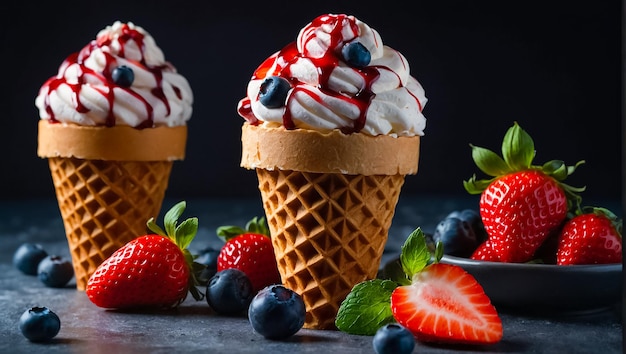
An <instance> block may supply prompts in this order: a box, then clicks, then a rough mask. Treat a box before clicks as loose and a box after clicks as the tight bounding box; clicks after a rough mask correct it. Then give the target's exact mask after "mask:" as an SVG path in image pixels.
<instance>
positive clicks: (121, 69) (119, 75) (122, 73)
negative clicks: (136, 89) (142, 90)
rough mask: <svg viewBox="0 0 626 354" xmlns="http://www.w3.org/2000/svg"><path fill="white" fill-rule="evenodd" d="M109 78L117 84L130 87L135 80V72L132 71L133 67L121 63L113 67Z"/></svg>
mask: <svg viewBox="0 0 626 354" xmlns="http://www.w3.org/2000/svg"><path fill="white" fill-rule="evenodd" d="M111 78H112V79H113V82H115V83H116V84H117V85H119V86H122V87H130V86H131V85H132V84H133V81H135V73H134V72H133V69H131V68H129V67H128V66H126V65H122V66H118V67H117V68H115V69H113V72H112V73H111Z"/></svg>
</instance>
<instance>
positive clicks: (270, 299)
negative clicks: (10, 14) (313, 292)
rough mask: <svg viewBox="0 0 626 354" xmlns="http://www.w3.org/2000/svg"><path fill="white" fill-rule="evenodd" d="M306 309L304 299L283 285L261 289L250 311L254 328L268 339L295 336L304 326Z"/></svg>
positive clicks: (249, 316) (249, 314) (251, 304)
mask: <svg viewBox="0 0 626 354" xmlns="http://www.w3.org/2000/svg"><path fill="white" fill-rule="evenodd" d="M305 315H306V309H305V306H304V302H303V301H302V297H300V295H299V294H298V293H296V292H294V291H293V290H291V289H288V288H286V287H284V286H283V285H281V284H274V285H269V286H267V287H265V288H263V289H261V290H260V291H259V292H258V293H257V294H256V296H255V297H254V299H252V302H251V303H250V307H249V309H248V320H249V321H250V324H251V325H252V328H253V329H254V330H255V331H256V332H257V333H259V334H261V335H262V336H263V337H265V338H267V339H274V340H279V339H285V338H288V337H291V336H293V335H294V334H295V333H296V332H298V331H299V330H300V329H301V328H302V326H303V325H304V320H305Z"/></svg>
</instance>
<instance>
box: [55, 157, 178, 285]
mask: <svg viewBox="0 0 626 354" xmlns="http://www.w3.org/2000/svg"><path fill="white" fill-rule="evenodd" d="M48 162H49V166H50V173H51V175H52V180H53V182H54V186H55V190H56V196H57V200H58V203H59V209H60V211H61V216H62V217H63V224H64V227H65V232H66V236H67V241H68V245H69V249H70V254H71V256H72V262H73V264H74V272H75V276H76V287H77V289H79V290H85V288H86V285H87V281H88V280H89V277H90V276H91V274H93V272H94V271H95V270H96V268H97V267H98V266H99V265H100V264H101V263H102V262H103V261H104V260H105V259H107V258H108V257H109V256H110V255H111V254H112V253H113V252H115V251H116V250H117V249H118V248H120V247H121V246H123V245H124V244H126V243H127V242H129V241H130V240H132V239H134V238H136V237H138V236H141V235H143V234H145V233H146V231H147V229H146V221H148V219H150V218H151V217H155V218H156V217H157V215H158V213H159V210H160V209H161V204H162V202H163V197H164V194H165V190H166V188H167V184H168V180H169V175H170V172H171V168H172V164H173V162H172V161H141V162H129V161H104V160H83V159H77V158H65V157H53V158H49V159H48Z"/></svg>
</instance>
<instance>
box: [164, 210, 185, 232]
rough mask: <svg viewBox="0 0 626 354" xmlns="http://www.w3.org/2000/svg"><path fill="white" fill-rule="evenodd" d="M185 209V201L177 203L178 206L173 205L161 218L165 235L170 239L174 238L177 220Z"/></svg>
mask: <svg viewBox="0 0 626 354" xmlns="http://www.w3.org/2000/svg"><path fill="white" fill-rule="evenodd" d="M186 207H187V203H186V202H185V201H182V202H179V203H178V204H176V205H174V206H173V207H172V208H171V209H170V210H168V211H167V213H165V216H164V217H163V224H164V225H165V231H166V232H167V235H168V236H170V237H171V238H174V237H176V223H177V222H178V218H179V217H180V216H181V215H183V212H184V211H185V208H186Z"/></svg>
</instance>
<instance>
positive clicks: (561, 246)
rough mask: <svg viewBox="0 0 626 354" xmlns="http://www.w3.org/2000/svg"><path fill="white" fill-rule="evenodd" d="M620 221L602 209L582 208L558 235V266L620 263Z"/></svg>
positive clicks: (608, 211)
mask: <svg viewBox="0 0 626 354" xmlns="http://www.w3.org/2000/svg"><path fill="white" fill-rule="evenodd" d="M621 230H622V221H621V219H618V218H617V216H616V215H615V214H613V213H612V212H611V211H610V210H608V209H605V208H585V209H584V211H581V212H580V213H578V214H577V215H575V216H574V217H573V218H571V219H570V220H568V221H567V222H566V223H565V225H564V226H563V229H562V230H561V233H560V235H559V241H558V248H557V254H556V257H557V264H558V265H574V264H609V263H621V262H622V235H621Z"/></svg>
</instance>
